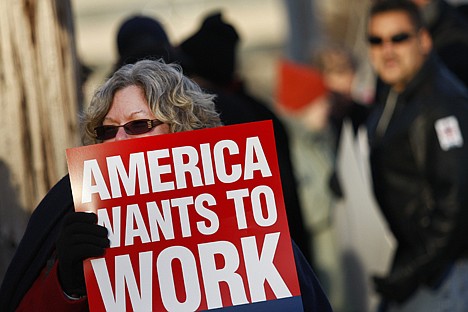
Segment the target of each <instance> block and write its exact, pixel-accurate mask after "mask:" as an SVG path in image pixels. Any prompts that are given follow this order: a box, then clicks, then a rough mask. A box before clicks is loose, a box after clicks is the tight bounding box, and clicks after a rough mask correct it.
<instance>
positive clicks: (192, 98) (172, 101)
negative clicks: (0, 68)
mask: <svg viewBox="0 0 468 312" xmlns="http://www.w3.org/2000/svg"><path fill="white" fill-rule="evenodd" d="M128 86H138V87H140V88H142V90H143V92H144V95H145V98H146V100H147V102H148V104H149V106H150V109H151V111H152V112H153V113H154V115H155V116H156V118H157V119H158V120H160V121H162V122H164V123H166V124H168V125H169V128H170V132H172V133H174V132H181V131H188V130H196V129H202V128H213V127H218V126H221V125H222V124H221V121H220V118H219V114H218V113H217V112H216V110H215V104H214V102H213V100H214V97H215V96H214V95H212V94H207V93H205V92H203V91H202V90H201V88H200V87H199V86H198V85H197V84H196V83H195V82H193V81H192V80H190V79H189V78H187V77H186V76H184V75H183V73H182V69H181V67H180V66H179V65H177V64H166V63H164V61H162V60H157V61H154V60H143V61H139V62H137V63H135V64H129V65H125V66H123V67H121V68H120V69H119V70H117V71H116V72H115V73H114V74H113V75H112V77H111V78H109V79H108V80H107V81H106V82H105V83H104V84H103V85H102V86H101V87H100V88H98V89H97V90H96V92H95V93H94V96H93V98H92V100H91V103H90V106H89V108H88V110H87V111H86V113H85V114H84V115H83V116H82V126H83V127H82V140H83V144H85V145H89V144H94V143H99V142H100V141H99V140H97V139H96V137H95V134H94V128H95V127H97V126H100V125H102V122H103V120H104V117H105V116H106V115H107V113H108V112H109V110H110V108H111V105H112V101H113V99H114V95H115V93H116V92H117V91H118V90H121V89H123V88H125V87H128Z"/></svg>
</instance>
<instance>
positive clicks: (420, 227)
mask: <svg viewBox="0 0 468 312" xmlns="http://www.w3.org/2000/svg"><path fill="white" fill-rule="evenodd" d="M367 39H368V45H369V55H370V60H371V63H372V65H373V67H374V69H375V71H376V73H377V75H378V77H379V79H380V81H381V83H380V85H379V88H377V89H378V90H377V91H378V92H377V94H376V103H375V106H374V110H373V112H372V114H371V116H370V117H369V119H368V134H369V144H370V165H371V170H372V178H373V188H374V193H375V197H376V199H377V202H378V204H379V206H380V208H381V211H382V213H383V215H384V216H385V218H386V220H387V222H388V225H389V227H390V229H391V231H392V232H393V235H394V236H395V238H396V240H397V249H396V252H395V255H394V259H393V264H392V267H391V268H390V270H389V273H388V275H387V276H385V277H374V283H375V289H376V291H377V292H378V293H380V295H381V296H382V299H383V302H382V305H381V310H382V311H411V312H418V311H455V312H456V311H466V308H467V307H468V287H466V281H467V280H468V260H467V259H468V257H467V256H468V247H467V246H468V243H467V242H468V239H467V237H468V235H467V234H468V233H467V230H466V229H467V228H468V162H467V160H468V147H467V145H466V144H467V140H468V91H467V90H466V89H465V87H464V86H463V84H462V83H461V82H460V81H459V80H457V79H455V77H454V75H453V74H452V73H451V72H450V71H449V70H448V69H447V68H446V67H445V66H444V65H442V63H441V62H440V61H439V59H438V57H437V56H436V55H435V53H434V52H433V50H432V41H431V37H430V35H429V33H428V31H427V30H426V28H425V27H424V25H423V22H422V18H421V15H420V12H419V11H418V8H417V7H416V6H415V4H414V3H412V2H411V1H407V0H381V1H375V2H374V4H373V6H372V8H371V9H370V15H369V20H368V24H367ZM463 283H464V286H463Z"/></svg>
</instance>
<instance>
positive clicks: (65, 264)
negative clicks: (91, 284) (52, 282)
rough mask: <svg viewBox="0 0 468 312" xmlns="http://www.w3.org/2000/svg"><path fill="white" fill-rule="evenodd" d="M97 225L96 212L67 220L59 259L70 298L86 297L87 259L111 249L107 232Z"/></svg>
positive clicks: (72, 215)
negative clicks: (85, 270) (85, 274)
mask: <svg viewBox="0 0 468 312" xmlns="http://www.w3.org/2000/svg"><path fill="white" fill-rule="evenodd" d="M96 223H97V215H96V214H94V213H87V212H71V213H69V214H67V215H66V216H65V218H64V221H63V226H62V231H61V233H60V235H59V238H58V241H57V258H58V277H59V281H60V284H61V285H62V289H63V291H64V292H65V293H66V294H67V295H70V296H84V295H86V286H85V281H84V273H83V260H85V259H87V258H91V257H99V256H102V255H104V252H105V248H107V247H109V244H110V241H109V239H108V238H107V229H106V228H105V227H103V226H100V225H97V224H96Z"/></svg>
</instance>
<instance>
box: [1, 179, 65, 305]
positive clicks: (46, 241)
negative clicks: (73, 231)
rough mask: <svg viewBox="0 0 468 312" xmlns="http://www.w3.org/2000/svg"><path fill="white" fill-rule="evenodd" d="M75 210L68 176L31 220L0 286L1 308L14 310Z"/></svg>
mask: <svg viewBox="0 0 468 312" xmlns="http://www.w3.org/2000/svg"><path fill="white" fill-rule="evenodd" d="M72 210H73V199H72V193H71V187H70V179H69V177H68V175H66V176H65V177H64V178H63V179H62V180H60V181H59V182H58V183H57V184H56V185H55V186H54V187H53V188H52V189H51V190H50V191H49V192H48V193H47V195H46V196H45V197H44V199H43V200H42V201H41V202H40V204H39V205H38V206H37V208H36V209H35V210H34V212H33V214H32V215H31V218H30V219H29V222H28V226H27V228H26V231H25V233H24V235H23V238H22V239H21V242H20V244H19V246H18V248H17V250H16V252H15V255H14V257H13V259H12V261H11V262H10V265H9V267H8V269H7V271H6V273H5V276H4V278H3V281H2V285H1V286H0V307H1V309H2V311H14V310H15V308H16V307H17V306H18V304H19V302H20V301H21V300H22V298H23V296H24V295H25V294H26V292H27V291H28V290H29V288H30V287H31V285H32V284H33V283H34V282H35V281H36V279H37V277H38V276H39V274H40V273H41V271H42V269H43V268H44V267H45V266H46V262H47V261H48V259H49V258H50V256H51V254H52V252H53V251H54V250H55V241H56V240H57V236H58V233H59V230H60V227H61V221H62V219H63V216H64V215H65V214H66V213H67V212H69V211H72Z"/></svg>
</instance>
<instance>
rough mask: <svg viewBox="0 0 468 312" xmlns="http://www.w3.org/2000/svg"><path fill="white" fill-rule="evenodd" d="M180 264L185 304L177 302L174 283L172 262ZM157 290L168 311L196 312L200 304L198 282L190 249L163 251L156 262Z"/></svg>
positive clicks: (195, 266)
mask: <svg viewBox="0 0 468 312" xmlns="http://www.w3.org/2000/svg"><path fill="white" fill-rule="evenodd" d="M176 259H177V260H178V261H179V262H180V264H181V268H182V275H183V279H182V280H183V281H184V286H185V293H186V294H187V296H186V299H185V302H181V301H179V299H178V298H177V294H176V289H175V283H174V272H173V266H172V262H173V261H175V260H176ZM156 267H157V272H158V281H159V288H160V290H161V299H162V302H163V305H164V307H165V308H166V310H168V311H196V310H197V308H198V307H199V306H200V302H201V290H200V281H199V279H198V270H197V263H196V261H195V257H194V256H193V254H192V252H191V251H190V249H188V248H185V247H182V246H172V247H169V248H166V249H164V250H163V251H162V252H161V253H160V254H159V256H158V259H157V261H156Z"/></svg>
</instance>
